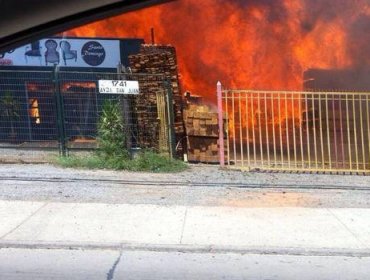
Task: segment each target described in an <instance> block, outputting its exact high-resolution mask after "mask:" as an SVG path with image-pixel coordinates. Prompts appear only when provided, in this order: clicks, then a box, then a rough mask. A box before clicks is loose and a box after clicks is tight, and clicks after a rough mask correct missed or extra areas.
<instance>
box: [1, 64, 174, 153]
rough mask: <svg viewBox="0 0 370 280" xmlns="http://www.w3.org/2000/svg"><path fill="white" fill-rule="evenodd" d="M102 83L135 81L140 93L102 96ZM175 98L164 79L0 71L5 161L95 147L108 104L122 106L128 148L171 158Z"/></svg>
mask: <svg viewBox="0 0 370 280" xmlns="http://www.w3.org/2000/svg"><path fill="white" fill-rule="evenodd" d="M99 80H135V81H138V82H139V89H140V93H139V94H138V95H121V94H106V93H100V92H99V88H98V83H99V82H98V81H99ZM171 97H172V92H171V88H170V87H169V86H168V83H167V81H166V80H165V78H164V77H163V76H161V75H152V74H132V73H107V72H81V71H78V72H77V71H64V70H61V71H58V70H57V69H54V70H46V71H20V70H0V150H1V153H0V160H2V159H3V158H8V159H9V156H10V155H11V154H12V153H13V154H14V155H15V154H18V155H19V154H20V155H21V157H22V156H23V157H27V156H32V155H36V154H37V155H39V154H40V152H35V151H36V150H38V151H46V150H51V151H55V152H56V154H58V152H60V153H62V154H68V153H70V152H73V151H79V150H90V149H94V148H96V147H97V143H96V137H97V125H98V122H99V118H100V115H101V112H102V108H103V104H104V102H105V101H107V100H111V101H113V102H119V103H120V105H121V107H122V112H123V117H124V127H125V133H126V135H127V136H128V137H127V139H128V141H127V144H128V147H127V148H129V149H131V148H154V149H156V150H159V151H161V152H167V153H172V152H173V151H172V146H173V145H172V142H174V141H173V138H171V137H172V136H173V134H172V132H173V125H171V124H172V123H171V114H170V112H171V111H173V107H172V106H173V103H172V99H171ZM20 150H22V152H21V153H19V151H20ZM30 151H33V152H32V153H30Z"/></svg>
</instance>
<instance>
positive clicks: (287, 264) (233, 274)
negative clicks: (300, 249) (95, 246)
mask: <svg viewBox="0 0 370 280" xmlns="http://www.w3.org/2000/svg"><path fill="white" fill-rule="evenodd" d="M369 267H370V257H346V256H330V257H327V256H295V255H260V254H258V255H255V254H235V253H218V254H214V253H181V252H153V251H116V250H63V249H60V250H45V249H33V250H30V249H1V250H0V279H7V280H24V279H69V280H82V279H89V280H94V279H97V280H98V279H99V280H100V279H107V280H113V279H125V280H131V279H132V280H134V279H135V280H136V279H147V280H149V279H153V280H163V279H171V280H177V279H178V280H183V279H189V280H196V279H202V280H203V279H207V280H211V279H228V280H234V279H235V280H236V279H240V280H242V279H256V280H257V279H266V280H267V279H271V280H272V279H284V280H290V279H292V280H293V279H294V280H295V279H300V280H306V279H307V280H309V279H315V280H324V279H336V280H339V279H343V280H344V279H358V280H360V279H363V280H365V279H366V280H367V279H369Z"/></svg>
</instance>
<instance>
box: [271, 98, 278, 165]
mask: <svg viewBox="0 0 370 280" xmlns="http://www.w3.org/2000/svg"><path fill="white" fill-rule="evenodd" d="M274 98H275V96H274V94H271V114H272V117H271V119H272V138H273V144H274V167H276V165H277V157H276V131H275V104H274Z"/></svg>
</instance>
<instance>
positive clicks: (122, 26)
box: [70, 0, 370, 166]
mask: <svg viewBox="0 0 370 280" xmlns="http://www.w3.org/2000/svg"><path fill="white" fill-rule="evenodd" d="M184 27H186V28H184ZM151 28H154V29H155V30H156V41H157V42H166V43H167V42H168V43H171V44H172V45H174V46H175V47H176V48H177V50H178V58H179V67H180V77H181V83H182V87H183V89H184V90H189V91H191V92H192V93H195V94H198V95H201V96H202V97H203V98H204V100H205V102H211V103H215V85H216V82H217V81H218V80H220V81H222V83H223V85H224V87H225V88H239V89H251V91H250V92H249V93H248V94H249V95H248V94H246V95H245V96H246V97H245V98H244V97H243V98H242V99H241V103H240V105H239V100H238V99H236V102H237V103H233V105H232V104H231V103H229V105H230V106H231V107H227V106H226V107H227V108H228V110H229V113H230V112H231V111H232V107H233V106H234V112H233V113H234V115H232V114H230V116H229V126H230V127H231V130H230V133H229V136H230V137H231V139H243V138H245V139H247V140H246V141H248V143H250V147H249V148H252V149H253V148H254V149H255V150H256V151H257V154H261V152H262V153H267V152H268V151H267V149H266V147H264V145H269V146H271V145H272V150H271V152H272V153H271V154H274V152H275V151H276V153H278V152H279V150H281V151H285V152H284V155H283V156H282V158H283V161H284V158H286V157H287V156H293V157H294V158H297V159H298V158H299V157H298V156H299V154H302V152H303V153H307V151H306V152H305V150H304V149H303V148H298V149H297V147H298V144H299V145H300V146H302V147H307V148H309V149H311V148H312V149H313V150H314V147H313V146H312V147H311V146H310V145H311V144H312V143H313V142H315V141H317V142H318V143H319V144H320V146H321V147H325V149H326V150H328V149H330V148H331V146H332V144H331V141H332V140H331V139H335V138H337V137H339V138H341V137H342V136H343V138H347V140H346V141H347V142H348V143H346V144H345V143H344V142H342V143H339V146H338V147H336V148H333V149H332V150H331V151H330V152H328V151H325V152H324V155H323V154H321V160H322V161H323V162H329V161H330V160H331V159H332V158H335V157H337V158H339V157H340V156H339V152H337V155H335V154H332V151H333V150H335V151H336V150H337V149H338V151H339V150H340V149H342V146H344V147H345V150H351V151H352V150H355V148H356V146H357V147H358V148H359V147H363V146H366V143H367V142H368V138H366V137H367V136H366V135H367V131H366V130H365V128H367V127H368V121H367V120H368V118H369V116H368V112H367V110H366V109H367V100H368V99H367V98H368V97H367V95H366V94H365V95H358V94H355V95H356V98H357V96H360V97H359V98H360V99H361V101H357V99H356V100H355V101H353V102H352V101H348V106H347V104H346V102H345V100H346V99H345V98H347V99H348V98H349V97H348V95H345V94H342V96H347V97H345V98H344V99H343V100H342V101H339V102H337V101H336V102H334V103H332V102H331V101H330V102H326V101H322V100H321V101H319V100H316V99H319V98H322V97H323V98H324V99H325V98H326V97H325V95H323V96H320V97H319V96H318V95H314V94H310V93H307V94H305V93H304V91H317V90H321V92H324V91H325V92H327V91H336V90H338V91H347V90H351V91H354V92H358V91H366V92H367V91H368V90H369V86H368V70H366V69H367V68H368V67H369V65H370V51H369V46H370V44H369V42H370V35H369V34H370V32H369V31H370V4H369V3H368V1H367V0H356V1H351V0H334V1H329V0H326V1H313V0H293V1H291V0H274V1H272V0H266V1H259V0H236V1H218V0H216V1H215V0H204V1H196V0H179V1H174V2H173V3H169V4H165V5H162V6H158V7H153V8H150V9H146V10H142V11H140V12H135V13H132V14H128V15H125V16H122V17H115V18H112V19H108V20H105V21H100V22H97V23H95V24H92V25H89V26H85V27H81V28H79V29H76V30H73V31H71V32H70V33H71V34H74V35H81V34H84V35H85V34H88V35H91V36H102V35H104V34H107V32H108V33H109V36H140V37H144V38H147V39H148V40H149V39H150V32H149V30H150V29H151ZM107 30H108V31H107ZM272 91H274V93H273V92H272ZM288 91H294V92H295V93H294V94H293V93H288ZM298 93H299V94H298ZM241 95H243V94H241ZM236 96H238V93H237V92H236V93H235V94H234V97H236ZM307 97H308V99H310V100H311V101H308V102H305V101H304V100H305V98H307ZM330 97H331V98H334V99H338V98H337V95H334V94H332V95H331V96H330ZM228 101H230V100H228ZM302 101H303V102H302ZM310 102H311V103H310ZM323 102H324V103H323ZM351 102H352V103H351ZM243 104H244V105H243ZM361 104H362V105H361ZM247 105H248V106H247ZM353 105H354V106H353ZM360 105H361V106H360ZM343 106H344V107H343ZM239 107H240V108H241V109H240V110H239V109H238V108H239ZM247 107H248V111H247ZM347 107H348V110H347ZM353 107H354V108H355V109H354V110H355V115H354V116H353ZM339 108H341V109H339ZM351 108H352V109H351ZM356 108H358V109H361V110H362V114H361V115H360V113H358V112H357V110H356ZM320 109H321V110H320ZM347 111H348V118H346V119H345V120H344V119H343V118H342V126H341V125H340V123H341V121H340V118H339V117H338V115H339V113H340V112H341V113H343V114H344V115H347ZM239 114H240V115H241V116H242V117H243V115H244V116H245V117H243V120H244V121H243V123H242V124H240V125H239V124H237V123H236V122H233V120H235V119H237V118H238V117H239ZM350 116H352V117H351V118H352V120H351V119H350ZM320 117H321V120H322V121H324V120H325V119H328V121H329V122H330V124H326V122H327V121H325V122H323V123H321V124H320V123H317V121H318V118H320ZM347 119H348V122H349V123H347V124H346V125H344V123H343V121H344V122H347ZM361 119H362V121H361V125H360V127H356V126H353V125H352V124H353V123H354V122H357V123H359V121H360V120H361ZM361 126H362V129H361ZM246 127H248V129H246ZM266 127H267V129H266ZM307 127H308V128H307ZM340 127H342V130H343V131H347V132H346V133H343V135H342V134H340V133H339V134H337V132H335V131H336V130H337V129H339V131H340ZM348 127H350V129H349V130H348ZM240 128H242V129H240ZM301 128H302V134H303V135H304V133H306V134H309V137H300V135H299V132H300V131H301ZM233 129H236V130H237V132H236V133H235V134H234V133H232V132H234V131H233ZM355 130H356V133H355ZM240 131H241V132H240ZM274 131H275V134H276V135H275V136H277V137H278V141H277V143H275V144H276V145H275V146H276V147H275V148H274V147H273V144H272V143H273V142H272V141H271V138H270V137H272V135H273V134H274ZM305 131H306V132H305ZM297 133H298V134H297ZM246 134H248V136H249V138H248V136H247V135H246ZM315 134H316V136H318V137H319V136H320V135H322V139H319V138H317V139H316V138H314V136H313V135H315ZM355 134H357V135H358V136H359V135H362V134H363V135H364V137H363V138H362V140H363V141H362V140H361V141H360V142H359V143H357V142H355V141H354V137H355ZM253 135H254V136H253ZM348 135H350V137H348ZM301 138H302V139H301ZM315 139H316V140H315ZM348 139H349V140H348ZM328 140H329V141H328ZM356 141H357V140H356ZM267 142H268V143H267ZM321 142H322V143H321ZM349 142H351V143H349ZM362 142H364V145H363V144H362ZM288 143H289V144H288ZM292 143H295V144H296V145H295V146H296V149H295V150H294V149H293V148H292V150H290V148H288V147H287V146H289V145H291V144H292ZM353 143H357V145H354V144H353ZM248 145H249V144H248ZM261 145H262V146H261ZM313 145H314V144H313ZM231 146H233V145H231ZM348 147H349V149H348ZM247 148H248V146H245V147H244V149H240V150H243V152H246V149H247ZM312 149H311V150H312ZM320 149H321V148H320ZM359 150H363V149H362V148H361V149H359ZM364 151H365V153H364V154H362V155H361V156H360V155H358V161H360V162H362V163H361V164H362V165H361V166H367V157H368V148H366V149H365V150H364ZM240 153H241V151H239V152H237V153H236V154H240ZM318 153H319V154H320V153H321V152H320V151H318ZM346 153H347V154H346V155H345V157H349V154H352V152H350V151H347V152H346ZM314 154H315V153H314ZM355 154H356V152H355ZM359 154H361V153H359ZM342 156H343V153H342ZM301 157H302V155H301ZM354 157H356V156H355V155H354ZM315 158H316V156H315V155H313V159H314V162H315V160H316V159H315ZM317 158H319V157H318V156H317ZM256 160H258V157H257V156H256ZM319 160H320V159H318V161H319ZM339 160H340V159H339ZM363 161H365V163H363ZM325 164H326V163H324V165H325Z"/></svg>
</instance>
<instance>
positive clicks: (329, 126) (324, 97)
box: [218, 88, 370, 173]
mask: <svg viewBox="0 0 370 280" xmlns="http://www.w3.org/2000/svg"><path fill="white" fill-rule="evenodd" d="M218 91H219V95H220V96H221V95H222V98H221V101H222V103H221V105H222V106H221V108H220V104H219V110H220V112H221V114H224V117H225V118H226V123H227V127H226V131H225V133H226V141H225V149H226V151H225V161H226V163H227V165H228V166H229V167H237V168H242V169H248V170H285V171H323V172H356V173H370V111H369V107H370V104H369V103H370V94H369V93H356V92H291V91H290V92H275V91H251V90H222V91H221V90H220V88H219V90H218ZM219 99H220V98H219ZM220 131H221V130H220ZM221 134H222V133H221ZM221 137H222V136H221ZM220 140H221V138H220ZM221 150H222V149H221Z"/></svg>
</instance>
